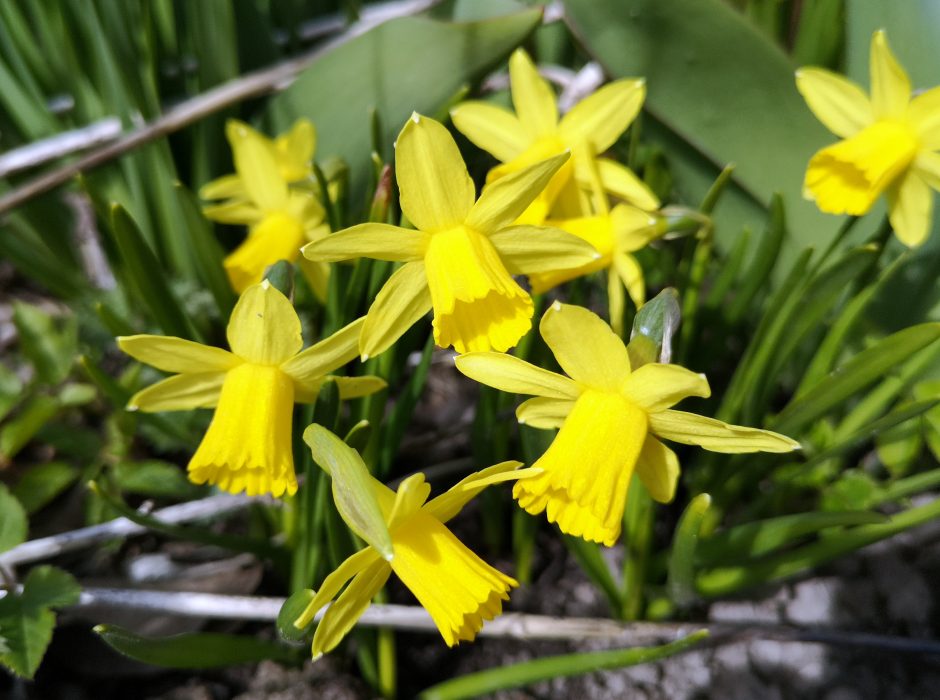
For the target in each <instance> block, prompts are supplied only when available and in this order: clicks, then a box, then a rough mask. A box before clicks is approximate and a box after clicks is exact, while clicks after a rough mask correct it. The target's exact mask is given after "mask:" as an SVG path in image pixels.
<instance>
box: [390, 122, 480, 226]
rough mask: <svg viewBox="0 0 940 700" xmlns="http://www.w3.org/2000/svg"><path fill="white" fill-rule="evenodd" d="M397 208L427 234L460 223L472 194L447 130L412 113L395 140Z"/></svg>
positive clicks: (466, 211)
mask: <svg viewBox="0 0 940 700" xmlns="http://www.w3.org/2000/svg"><path fill="white" fill-rule="evenodd" d="M395 173H396V175H397V177H398V187H399V189H400V190H401V198H400V199H401V209H402V211H403V212H404V213H405V216H407V217H408V220H409V221H411V222H412V223H413V224H414V225H415V226H416V227H417V228H419V229H421V230H422V231H427V232H429V233H431V232H434V231H442V230H445V229H449V228H453V227H455V226H459V225H460V224H462V223H463V221H464V219H465V218H466V217H467V213H468V212H469V211H470V207H472V206H473V201H474V199H475V197H476V189H475V188H474V186H473V180H472V179H471V178H470V175H469V174H468V173H467V167H466V165H464V162H463V157H462V156H461V155H460V151H459V150H458V149H457V144H456V143H455V142H454V139H453V137H452V136H451V135H450V132H448V131H447V129H446V128H444V126H443V125H442V124H440V123H438V122H436V121H434V120H433V119H429V118H428V117H423V116H421V115H420V114H418V113H417V112H415V113H414V114H412V115H411V118H410V119H409V120H408V121H407V123H406V124H405V126H404V128H403V129H402V130H401V133H400V134H399V135H398V141H396V142H395Z"/></svg>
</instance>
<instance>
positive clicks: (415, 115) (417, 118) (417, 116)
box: [411, 112, 421, 124]
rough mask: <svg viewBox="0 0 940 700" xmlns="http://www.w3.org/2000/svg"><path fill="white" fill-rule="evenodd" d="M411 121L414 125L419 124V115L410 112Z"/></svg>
mask: <svg viewBox="0 0 940 700" xmlns="http://www.w3.org/2000/svg"><path fill="white" fill-rule="evenodd" d="M411 121H413V122H414V123H415V124H420V123H421V115H420V114H418V113H417V112H412V113H411Z"/></svg>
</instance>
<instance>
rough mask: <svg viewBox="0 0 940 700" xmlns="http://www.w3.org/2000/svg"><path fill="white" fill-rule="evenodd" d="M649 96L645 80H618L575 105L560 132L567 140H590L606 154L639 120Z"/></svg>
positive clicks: (592, 145) (559, 129)
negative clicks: (638, 117) (644, 102)
mask: <svg viewBox="0 0 940 700" xmlns="http://www.w3.org/2000/svg"><path fill="white" fill-rule="evenodd" d="M645 97H646V81H645V80H642V79H639V80H637V79H629V78H625V79H622V80H615V81H613V82H612V83H608V84H607V85H605V86H604V87H602V88H600V89H599V90H597V92H594V93H593V94H591V95H588V96H587V97H585V98H584V99H583V100H581V101H580V102H579V103H578V104H576V105H575V106H574V107H572V108H571V110H570V111H569V112H568V113H567V114H566V115H565V116H564V117H562V119H561V123H560V124H559V125H558V131H559V132H560V133H561V137H562V139H563V140H564V141H565V142H566V143H572V144H573V143H588V144H590V145H591V151H592V152H593V153H595V154H597V153H603V152H604V151H606V150H607V149H608V148H610V147H611V146H613V145H614V143H615V142H616V141H617V139H618V138H620V135H621V134H622V133H623V132H624V131H626V130H627V127H628V126H630V122H632V121H633V120H634V119H636V115H637V114H639V112H640V107H642V106H643V99H644V98H645Z"/></svg>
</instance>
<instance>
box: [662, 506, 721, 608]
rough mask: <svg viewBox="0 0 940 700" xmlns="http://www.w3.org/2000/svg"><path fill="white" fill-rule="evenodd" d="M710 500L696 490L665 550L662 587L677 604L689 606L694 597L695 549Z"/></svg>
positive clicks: (695, 597)
mask: <svg viewBox="0 0 940 700" xmlns="http://www.w3.org/2000/svg"><path fill="white" fill-rule="evenodd" d="M711 503H712V498H711V496H709V495H708V494H707V493H700V494H699V495H698V496H696V497H695V498H693V499H692V500H691V501H690V502H689V505H688V506H686V508H685V511H684V512H683V513H682V516H681V517H680V518H679V524H678V525H676V534H675V536H674V537H673V540H672V550H671V551H670V552H669V568H668V575H667V582H666V586H667V588H668V590H669V597H670V598H671V599H672V601H673V602H674V603H675V604H676V605H678V606H679V607H685V606H687V605H690V604H691V603H693V602H695V601H696V600H697V599H698V595H697V594H696V592H695V552H696V549H697V548H698V543H699V537H700V535H701V530H702V524H703V521H704V520H705V515H706V513H708V509H709V507H710V506H711Z"/></svg>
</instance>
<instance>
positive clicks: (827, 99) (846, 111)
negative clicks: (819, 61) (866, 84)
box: [796, 68, 874, 138]
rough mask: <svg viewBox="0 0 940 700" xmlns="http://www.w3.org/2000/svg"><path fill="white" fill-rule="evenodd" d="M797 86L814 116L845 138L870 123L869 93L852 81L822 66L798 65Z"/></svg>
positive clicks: (871, 117)
mask: <svg viewBox="0 0 940 700" xmlns="http://www.w3.org/2000/svg"><path fill="white" fill-rule="evenodd" d="M796 89H797V90H799V91H800V94H801V95H802V96H803V99H804V100H806V105H807V106H808V107H809V108H810V111H811V112H812V113H813V114H814V115H816V118H817V119H818V120H819V121H821V122H822V123H823V126H825V127H826V128H827V129H829V131H831V132H832V133H834V134H835V135H836V136H840V137H842V138H848V137H850V136H852V135H854V134H855V133H857V132H859V131H861V130H862V129H864V128H865V127H866V126H868V125H869V124H871V123H872V120H873V119H874V117H873V116H872V109H871V102H870V101H869V100H868V95H866V94H865V91H864V90H862V88H860V87H859V86H858V85H856V84H855V83H853V82H852V81H851V80H848V79H847V78H845V77H843V76H841V75H838V74H836V73H833V72H832V71H828V70H825V69H823V68H800V69H799V70H798V71H797V72H796Z"/></svg>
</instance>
